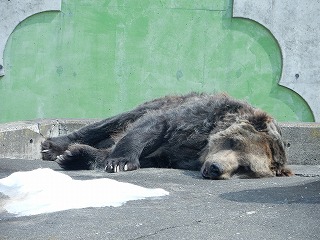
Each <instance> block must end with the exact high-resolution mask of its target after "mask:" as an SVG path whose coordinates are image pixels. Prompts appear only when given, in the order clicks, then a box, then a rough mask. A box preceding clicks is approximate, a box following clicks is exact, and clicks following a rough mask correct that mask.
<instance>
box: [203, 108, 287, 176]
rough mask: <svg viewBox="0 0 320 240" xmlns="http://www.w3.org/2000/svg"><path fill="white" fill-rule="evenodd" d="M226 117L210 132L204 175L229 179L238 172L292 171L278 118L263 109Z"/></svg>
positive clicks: (270, 173)
mask: <svg viewBox="0 0 320 240" xmlns="http://www.w3.org/2000/svg"><path fill="white" fill-rule="evenodd" d="M226 119H227V120H226ZM226 119H224V121H223V124H224V125H223V126H220V127H218V129H219V131H215V132H213V133H212V134H211V135H210V138H209V143H208V146H207V149H206V152H205V154H204V155H203V159H202V161H203V166H202V168H201V173H202V176H203V177H204V178H209V179H229V178H230V177H231V176H232V175H233V174H235V173H239V174H245V175H246V176H249V177H271V176H290V175H292V172H291V170H289V169H288V168H287V167H286V163H287V157H286V152H285V144H284V142H283V140H282V136H281V130H280V128H279V126H278V125H277V123H276V122H275V120H273V119H272V118H271V117H270V116H268V115H267V114H266V113H264V112H262V111H260V110H254V112H253V113H252V114H249V115H248V114H245V115H243V116H241V117H234V116H229V117H227V118H226ZM226 122H227V123H228V124H225V123H226Z"/></svg>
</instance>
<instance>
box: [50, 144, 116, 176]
mask: <svg viewBox="0 0 320 240" xmlns="http://www.w3.org/2000/svg"><path fill="white" fill-rule="evenodd" d="M109 153H110V149H96V148H94V147H91V146H88V145H84V144H77V143H76V144H72V145H69V147H68V149H67V150H66V151H64V153H63V154H61V155H59V156H57V159H56V160H55V161H56V162H57V163H58V164H59V165H60V167H62V168H63V169H66V170H81V169H83V170H89V169H95V168H103V167H104V159H105V158H106V157H107V156H108V155H109Z"/></svg>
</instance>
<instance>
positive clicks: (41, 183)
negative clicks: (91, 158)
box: [0, 168, 169, 216]
mask: <svg viewBox="0 0 320 240" xmlns="http://www.w3.org/2000/svg"><path fill="white" fill-rule="evenodd" d="M0 192H1V193H3V194H4V195H6V196H8V197H9V198H7V199H0V200H1V201H0V209H1V208H2V209H3V210H5V211H7V212H8V213H12V214H16V215H17V216H28V215H35V214H41V213H49V212H56V211H62V210H67V209H75V208H87V207H106V206H112V207H119V206H121V205H123V204H124V203H126V202H127V201H130V200H138V199H144V198H148V197H161V196H165V195H168V194H169V193H168V192H167V191H165V190H163V189H159V188H157V189H148V188H144V187H140V186H137V185H134V184H130V183H125V182H118V181H116V180H112V179H108V178H102V179H93V180H74V179H72V178H71V177H69V176H68V175H65V174H63V173H59V172H56V171H53V170H51V169H48V168H40V169H36V170H33V171H28V172H16V173H13V174H11V175H10V176H8V177H6V178H2V179H0Z"/></svg>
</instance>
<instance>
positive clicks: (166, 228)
mask: <svg viewBox="0 0 320 240" xmlns="http://www.w3.org/2000/svg"><path fill="white" fill-rule="evenodd" d="M201 222H202V221H201V220H195V221H193V222H192V223H189V224H182V225H176V226H170V227H165V228H161V229H159V230H157V231H155V232H153V233H149V234H146V235H142V236H139V237H136V238H131V239H129V240H137V239H144V238H148V237H151V236H155V235H157V234H159V233H161V232H163V231H166V230H169V229H175V228H181V227H190V226H194V224H200V223H201Z"/></svg>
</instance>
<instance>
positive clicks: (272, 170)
mask: <svg viewBox="0 0 320 240" xmlns="http://www.w3.org/2000/svg"><path fill="white" fill-rule="evenodd" d="M42 158H43V160H51V161H56V162H57V163H58V164H59V165H60V166H61V167H62V168H64V169H69V170H71V169H72V170H77V169H93V168H104V169H105V171H107V172H119V171H130V170H135V169H138V168H145V167H161V168H177V169H187V170H200V171H201V174H202V176H203V177H204V178H209V179H228V178H230V177H231V176H232V175H233V174H235V173H245V174H246V175H248V176H250V177H270V176H289V175H291V174H292V173H291V171H290V170H289V169H288V168H286V166H285V165H286V162H287V158H286V153H285V147H284V143H283V140H282V137H281V131H280V128H279V127H278V125H277V123H276V122H275V120H274V119H273V118H272V117H270V116H269V115H268V114H267V113H265V112H263V111H261V110H259V109H256V108H254V107H252V106H250V105H249V104H247V103H245V102H242V101H238V100H235V99H232V98H230V97H228V96H226V95H224V94H219V95H208V94H198V93H190V94H188V95H183V96H166V97H163V98H159V99H155V100H153V101H150V102H146V103H144V104H142V105H140V106H138V107H137V108H135V109H133V110H131V111H128V112H125V113H122V114H119V115H117V116H114V117H110V118H107V119H105V120H102V121H100V122H96V123H93V124H90V125H87V126H85V127H83V128H81V129H79V130H77V131H75V132H72V133H70V134H68V135H65V136H59V137H55V138H48V139H47V140H45V141H44V142H43V143H42Z"/></svg>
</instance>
